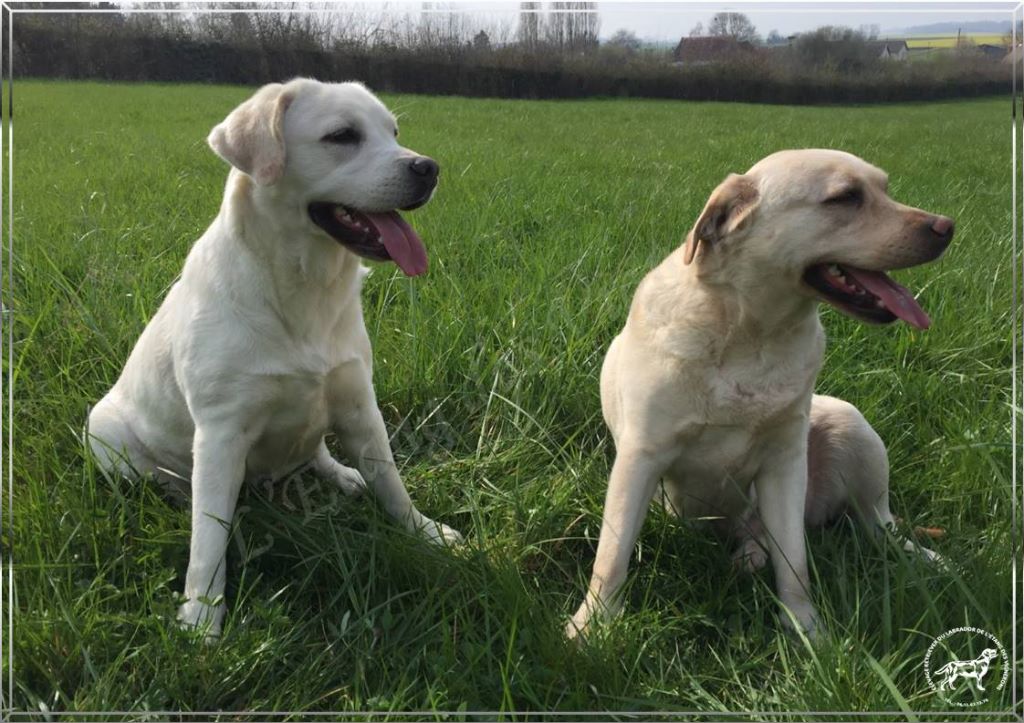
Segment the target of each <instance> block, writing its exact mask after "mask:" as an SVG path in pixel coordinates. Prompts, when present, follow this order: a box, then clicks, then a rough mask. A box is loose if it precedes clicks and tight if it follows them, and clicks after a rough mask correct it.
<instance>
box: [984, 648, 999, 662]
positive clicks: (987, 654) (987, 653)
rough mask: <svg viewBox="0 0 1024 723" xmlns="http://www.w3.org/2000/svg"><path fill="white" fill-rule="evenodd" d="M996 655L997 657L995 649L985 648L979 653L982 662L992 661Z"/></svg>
mask: <svg viewBox="0 0 1024 723" xmlns="http://www.w3.org/2000/svg"><path fill="white" fill-rule="evenodd" d="M996 655H998V653H996V650H995V648H985V649H984V650H982V651H981V659H982V660H992V658H994V657H996Z"/></svg>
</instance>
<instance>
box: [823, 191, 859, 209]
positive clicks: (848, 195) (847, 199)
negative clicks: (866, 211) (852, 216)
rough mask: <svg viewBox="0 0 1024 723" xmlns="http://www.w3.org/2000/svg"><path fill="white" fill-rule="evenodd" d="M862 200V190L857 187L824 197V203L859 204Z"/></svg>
mask: <svg viewBox="0 0 1024 723" xmlns="http://www.w3.org/2000/svg"><path fill="white" fill-rule="evenodd" d="M863 200H864V192H863V191H861V190H860V189H859V188H848V189H846V190H845V191H842V192H840V193H837V194H836V195H834V196H830V197H829V198H826V199H825V203H828V204H837V205H841V206H859V205H860V204H861V201H863Z"/></svg>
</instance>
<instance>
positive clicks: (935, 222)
mask: <svg viewBox="0 0 1024 723" xmlns="http://www.w3.org/2000/svg"><path fill="white" fill-rule="evenodd" d="M887 188H888V177H887V176H886V174H885V173H884V172H882V171H881V170H880V169H878V168H876V167H874V166H872V165H870V164H869V163H866V162H865V161H863V160H861V159H860V158H857V157H856V156H853V155H850V154H848V153H843V152H841V151H834V150H794V151H781V152H779V153H774V154H772V155H770V156H768V157H767V158H765V159H763V160H762V161H760V162H758V163H757V164H755V165H754V166H753V167H752V168H751V169H750V170H749V171H747V172H746V173H745V174H743V175H730V176H729V177H728V178H726V180H725V181H724V182H722V184H721V185H719V187H718V188H716V189H715V191H714V193H713V194H712V195H711V198H710V199H709V200H708V202H707V205H706V206H705V208H704V211H703V213H702V214H701V216H700V219H699V220H698V221H697V223H696V224H695V226H694V228H693V230H692V231H691V232H690V234H689V236H688V237H687V240H686V246H685V249H684V261H685V262H686V263H691V262H692V261H693V260H694V258H695V257H696V258H697V259H698V263H700V264H702V265H704V266H705V269H703V271H704V272H705V273H711V274H714V275H717V276H722V275H724V276H726V277H731V278H733V279H734V280H735V282H737V283H741V284H761V285H763V284H781V285H782V286H783V287H784V289H793V290H797V291H799V292H800V293H805V294H810V295H812V296H814V297H816V298H818V299H820V300H823V301H827V302H828V303H830V304H832V305H833V306H835V307H836V308H837V309H839V310H840V311H842V312H844V313H845V314H848V315H850V316H852V317H854V318H856V319H859V320H861V321H866V322H872V323H879V324H884V323H889V322H892V321H895V320H896V319H897V318H899V319H903V320H904V321H906V322H907V323H909V324H911V325H913V326H916V327H918V328H921V329H924V328H927V327H928V325H929V324H930V321H929V319H928V316H927V315H926V314H925V313H924V311H923V310H922V309H921V307H920V306H919V305H918V304H917V302H916V301H915V300H914V297H913V296H912V295H911V293H910V292H909V291H908V290H907V289H905V288H904V287H902V286H900V285H899V284H897V283H896V282H894V281H893V280H892V279H890V278H889V277H888V276H887V275H886V274H885V272H886V271H889V270H892V269H901V268H906V267H909V266H916V265H918V264H923V263H926V262H928V261H932V260H934V259H936V258H938V257H939V256H940V255H941V254H942V252H943V251H945V249H946V247H947V246H948V245H949V242H950V240H951V239H952V238H953V221H952V220H951V219H949V218H946V217H945V216H937V215H935V214H932V213H928V212H926V211H922V210H920V209H917V208H912V207H910V206H904V205H903V204H900V203H897V202H896V201H894V200H892V199H891V198H889V196H888V194H887ZM698 251H699V253H698Z"/></svg>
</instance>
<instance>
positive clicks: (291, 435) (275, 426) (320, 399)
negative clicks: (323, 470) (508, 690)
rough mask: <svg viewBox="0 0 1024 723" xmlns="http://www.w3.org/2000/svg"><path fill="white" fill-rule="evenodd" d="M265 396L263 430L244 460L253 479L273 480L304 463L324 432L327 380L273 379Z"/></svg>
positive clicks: (298, 376) (318, 377) (301, 376)
mask: <svg viewBox="0 0 1024 723" xmlns="http://www.w3.org/2000/svg"><path fill="white" fill-rule="evenodd" d="M272 387H273V388H272V390H268V391H270V392H271V393H268V395H267V404H266V415H267V416H266V426H265V427H264V430H263V434H262V435H261V436H260V438H259V439H258V440H257V442H256V444H254V445H253V447H252V450H251V451H250V453H249V457H248V460H247V467H248V470H249V473H250V474H251V475H253V476H270V477H277V476H279V475H280V474H282V473H284V472H286V471H288V470H290V469H293V468H295V467H297V466H299V465H301V464H304V463H306V462H308V461H309V460H310V459H312V457H313V455H314V454H315V453H316V449H317V446H318V445H319V444H320V440H321V439H322V438H323V435H324V433H325V432H326V431H327V427H328V423H329V419H330V417H329V410H328V405H327V377H326V375H320V374H295V375H281V376H278V377H275V378H274V380H273V382H272Z"/></svg>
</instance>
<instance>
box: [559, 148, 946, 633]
mask: <svg viewBox="0 0 1024 723" xmlns="http://www.w3.org/2000/svg"><path fill="white" fill-rule="evenodd" d="M887 184H888V179H887V177H886V175H885V173H883V172H882V171H881V170H879V169H878V168H875V167H874V166H871V165H869V164H867V163H866V162H864V161H863V160H861V159H859V158H857V157H855V156H852V155H849V154H847V153H842V152H838V151H831V150H798V151H783V152H780V153H775V154H773V155H771V156H768V157H767V158H765V159H764V160H762V161H761V162H759V163H757V164H756V165H755V166H754V167H753V168H751V169H750V170H749V171H748V172H747V173H746V174H744V175H730V176H729V177H728V178H727V179H726V180H725V181H724V182H723V183H722V184H721V185H720V186H719V187H718V188H717V189H715V191H714V193H713V194H712V195H711V198H710V200H709V201H708V203H707V205H706V206H705V208H704V211H703V212H702V213H701V216H700V218H699V219H698V221H697V223H696V224H695V226H694V227H693V230H692V231H691V232H690V234H689V236H688V237H687V239H686V243H685V245H684V246H682V247H681V248H679V249H677V250H676V251H675V252H674V253H672V254H671V255H670V256H669V257H668V258H667V259H666V260H665V261H664V262H662V264H661V265H660V266H658V267H657V268H656V269H654V270H653V271H652V272H651V273H649V274H648V275H647V277H646V278H645V279H644V280H643V281H642V282H641V284H640V286H639V288H638V289H637V292H636V296H635V297H634V299H633V304H632V307H631V308H630V312H629V317H628V319H627V321H626V325H625V328H624V329H623V330H622V333H621V334H619V336H618V337H616V339H615V340H614V341H613V342H612V344H611V347H610V348H609V350H608V355H607V357H606V358H605V361H604V366H603V368H602V371H601V403H602V407H603V411H604V417H605V420H606V422H607V424H608V426H609V428H610V430H611V432H612V436H613V438H614V440H615V446H616V457H615V463H614V465H613V467H612V471H611V478H610V480H609V483H608V493H607V498H606V501H605V508H604V520H603V523H602V526H601V535H600V540H599V542H598V547H597V557H596V561H595V563H594V571H593V576H592V578H591V581H590V587H589V590H588V592H587V596H586V599H585V600H584V602H583V604H582V605H581V606H580V608H579V610H578V611H577V612H576V614H575V615H574V616H573V618H572V620H571V621H570V623H569V625H568V626H567V629H566V632H567V634H568V635H569V636H570V637H573V636H575V635H577V634H578V633H580V632H583V631H585V630H586V628H587V625H588V624H589V623H591V622H592V620H593V619H594V617H595V616H610V615H612V614H614V613H615V612H616V611H617V610H618V609H619V608H620V607H621V601H620V595H619V593H620V589H621V586H622V584H623V582H624V581H625V578H626V572H627V565H628V563H629V557H630V553H631V552H632V549H633V545H634V544H635V542H636V539H637V535H638V533H639V531H640V527H641V525H642V523H643V520H644V517H645V515H646V513H647V508H648V505H649V503H650V502H651V499H652V498H653V497H654V495H655V492H656V490H657V488H658V483H659V481H663V484H664V492H665V498H666V499H665V502H666V505H667V506H668V507H669V509H670V510H671V511H673V512H675V513H676V514H678V515H684V516H687V517H717V518H720V522H719V524H718V526H719V528H724V529H725V530H727V531H729V532H731V533H732V534H734V535H737V536H739V537H740V538H741V540H742V541H741V544H740V547H739V550H738V554H737V559H738V561H739V562H741V563H743V564H745V565H746V566H748V567H750V568H756V567H759V566H760V565H762V564H764V562H765V559H766V554H770V556H771V560H772V563H773V566H774V569H775V580H776V585H777V589H778V595H779V599H780V601H781V603H782V604H783V605H784V606H785V607H786V608H788V610H789V612H790V613H791V614H792V615H793V618H794V619H795V621H796V622H797V624H799V625H800V626H801V627H802V628H803V629H804V630H805V631H808V632H810V633H813V632H814V631H815V628H816V613H815V610H814V607H813V605H812V604H811V601H810V597H809V593H808V575H807V561H806V550H805V547H804V529H805V524H808V525H818V524H821V523H823V522H825V521H827V520H830V519H832V518H834V517H835V516H836V515H838V514H839V513H840V512H841V511H843V510H844V509H846V508H847V507H848V506H849V507H851V508H853V510H854V511H856V512H857V513H859V515H860V516H861V517H862V519H863V520H864V521H865V522H867V523H870V524H871V525H872V526H873V525H875V524H877V525H881V526H888V525H890V524H892V522H893V517H892V514H891V512H890V511H889V466H888V460H887V456H886V451H885V447H884V445H883V444H882V441H881V440H880V439H879V437H878V435H877V434H875V432H874V430H873V429H872V428H871V427H870V425H869V424H868V423H867V422H866V421H865V419H864V418H863V416H861V414H860V412H858V411H857V409H856V408H854V407H853V406H852V405H850V404H847V403H846V402H843V401H841V400H839V399H833V398H830V397H824V396H818V395H814V394H813V392H812V390H813V387H814V381H815V377H816V376H817V374H818V370H819V369H820V368H821V364H822V358H823V353H824V349H825V335H824V332H823V331H822V327H821V323H820V322H819V320H818V312H817V306H818V301H819V300H823V301H827V302H828V303H830V304H832V305H833V306H835V307H837V308H838V309H840V310H841V311H843V312H845V313H846V314H849V315H850V316H852V317H854V318H856V319H859V320H862V321H866V322H871V323H888V322H891V321H894V320H896V319H897V318H900V319H902V320H904V321H906V322H907V323H909V324H911V325H913V326H915V327H917V328H920V329H924V328H927V326H928V325H929V320H928V317H927V316H926V315H925V313H924V311H923V310H922V309H921V307H920V306H918V304H917V302H916V301H915V300H914V298H913V296H912V295H911V293H910V292H909V291H908V290H907V289H905V288H903V287H902V286H900V285H899V284H896V283H895V282H893V281H892V280H891V279H890V278H889V277H888V276H886V275H885V273H884V271H885V270H889V269H899V268H905V267H908V266H914V265H916V264H921V263H925V262H927V261H931V260H933V259H935V258H937V257H938V256H939V255H941V254H942V252H943V251H944V250H945V248H946V246H947V245H948V244H949V242H950V240H951V238H952V236H953V222H952V221H951V220H950V219H948V218H945V217H943V216H936V215H933V214H930V213H926V212H925V211H921V210H919V209H916V208H910V207H908V206H904V205H901V204H899V203H896V202H895V201H893V200H892V199H890V198H889V197H888V195H887V193H886V190H887ZM755 509H756V511H755ZM907 547H908V548H909V549H914V546H913V544H912V543H910V542H909V541H907ZM766 550H767V553H766V552H765V551H766ZM922 554H925V555H926V556H930V553H929V552H927V551H922ZM783 622H784V623H787V624H789V623H790V620H789V618H788V617H787V616H785V615H784V616H783Z"/></svg>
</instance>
